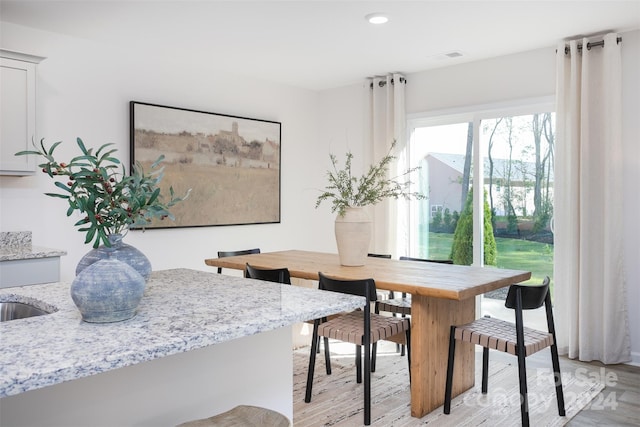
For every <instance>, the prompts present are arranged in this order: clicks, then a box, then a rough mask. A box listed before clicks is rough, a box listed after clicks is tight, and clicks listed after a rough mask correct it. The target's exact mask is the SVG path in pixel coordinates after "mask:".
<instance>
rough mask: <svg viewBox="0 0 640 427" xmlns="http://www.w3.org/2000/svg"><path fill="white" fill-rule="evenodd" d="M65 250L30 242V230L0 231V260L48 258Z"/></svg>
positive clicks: (64, 253) (62, 253)
mask: <svg viewBox="0 0 640 427" xmlns="http://www.w3.org/2000/svg"><path fill="white" fill-rule="evenodd" d="M66 254H67V253H66V252H65V251H62V250H59V249H50V248H45V247H42V246H33V245H32V244H31V232H30V231H8V232H4V231H3V232H0V261H16V260H23V259H35V258H50V257H59V256H63V255H66Z"/></svg>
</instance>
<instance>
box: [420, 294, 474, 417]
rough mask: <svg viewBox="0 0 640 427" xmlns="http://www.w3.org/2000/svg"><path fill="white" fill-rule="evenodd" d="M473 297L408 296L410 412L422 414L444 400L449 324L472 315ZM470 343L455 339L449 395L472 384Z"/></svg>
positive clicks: (468, 318)
mask: <svg viewBox="0 0 640 427" xmlns="http://www.w3.org/2000/svg"><path fill="white" fill-rule="evenodd" d="M475 310H476V301H475V298H468V299H465V300H460V301H457V300H449V299H443V298H434V297H425V296H420V295H412V297H411V416H413V417H417V418H422V417H423V416H425V415H426V414H428V413H429V412H431V411H433V410H434V409H436V408H438V407H439V406H441V405H442V404H443V403H444V388H445V380H446V376H447V355H448V350H449V331H450V327H451V325H461V324H464V323H468V322H471V321H473V320H474V319H475V314H476V313H475ZM473 347H474V346H473V345H471V344H469V343H460V342H458V343H456V355H455V367H454V377H453V396H457V395H459V394H460V393H462V392H464V391H466V390H468V389H470V388H471V387H473V384H474V379H475V356H474V348H473Z"/></svg>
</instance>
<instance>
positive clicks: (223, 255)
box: [218, 248, 260, 274]
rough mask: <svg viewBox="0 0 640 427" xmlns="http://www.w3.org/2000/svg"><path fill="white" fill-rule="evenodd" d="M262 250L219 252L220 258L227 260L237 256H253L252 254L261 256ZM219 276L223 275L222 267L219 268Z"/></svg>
mask: <svg viewBox="0 0 640 427" xmlns="http://www.w3.org/2000/svg"><path fill="white" fill-rule="evenodd" d="M259 253H260V248H254V249H243V250H240V251H218V258H225V257H228V256H236V255H251V254H259ZM218 274H222V267H218Z"/></svg>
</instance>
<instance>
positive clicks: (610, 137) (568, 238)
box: [554, 34, 633, 363]
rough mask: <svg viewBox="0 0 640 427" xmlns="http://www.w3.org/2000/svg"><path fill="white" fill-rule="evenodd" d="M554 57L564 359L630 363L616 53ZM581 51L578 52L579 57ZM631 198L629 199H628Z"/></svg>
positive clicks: (609, 41) (616, 47)
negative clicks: (567, 357) (624, 268)
mask: <svg viewBox="0 0 640 427" xmlns="http://www.w3.org/2000/svg"><path fill="white" fill-rule="evenodd" d="M590 42H592V43H593V42H594V40H588V39H586V38H585V39H582V40H574V41H571V42H569V45H568V48H569V49H568V50H569V52H568V53H565V43H562V44H561V45H560V46H559V47H558V49H557V70H556V71H557V75H556V76H557V88H556V96H557V99H556V101H557V105H556V108H557V126H556V132H557V143H556V150H555V152H556V163H555V187H554V189H555V195H554V199H555V206H554V223H555V224H554V233H555V251H554V254H555V257H554V278H555V280H554V282H555V286H554V292H555V301H554V310H555V312H556V327H557V338H558V347H559V351H560V353H561V354H567V355H568V356H569V357H570V358H572V359H576V358H577V359H579V360H582V361H591V360H600V361H602V362H603V363H620V362H627V361H630V360H631V357H630V356H631V354H630V341H629V325H628V315H627V302H626V290H625V289H626V288H625V283H624V275H623V264H622V261H623V248H624V246H623V241H622V240H623V236H624V230H623V228H622V226H621V225H622V212H623V208H624V207H623V206H624V197H625V195H624V194H623V191H622V190H623V186H622V163H623V162H622V137H621V119H620V116H621V97H622V89H621V74H622V72H621V45H620V44H619V43H618V41H617V34H608V35H606V36H605V37H604V46H603V47H600V46H592V47H590V48H588V43H590ZM579 45H581V46H582V49H579ZM628 197H633V196H632V195H628Z"/></svg>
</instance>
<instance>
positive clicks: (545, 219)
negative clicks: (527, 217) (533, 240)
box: [533, 200, 553, 233]
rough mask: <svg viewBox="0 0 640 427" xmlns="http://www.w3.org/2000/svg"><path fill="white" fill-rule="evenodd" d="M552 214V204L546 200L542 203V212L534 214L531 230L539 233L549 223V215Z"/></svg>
mask: <svg viewBox="0 0 640 427" xmlns="http://www.w3.org/2000/svg"><path fill="white" fill-rule="evenodd" d="M552 214H553V205H552V204H551V202H549V201H548V200H546V201H545V202H544V203H543V204H542V212H540V213H539V214H537V215H536V217H535V223H534V225H533V232H534V233H539V232H541V231H542V230H544V229H545V228H546V227H547V225H548V224H549V220H550V219H551V215H552Z"/></svg>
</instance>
